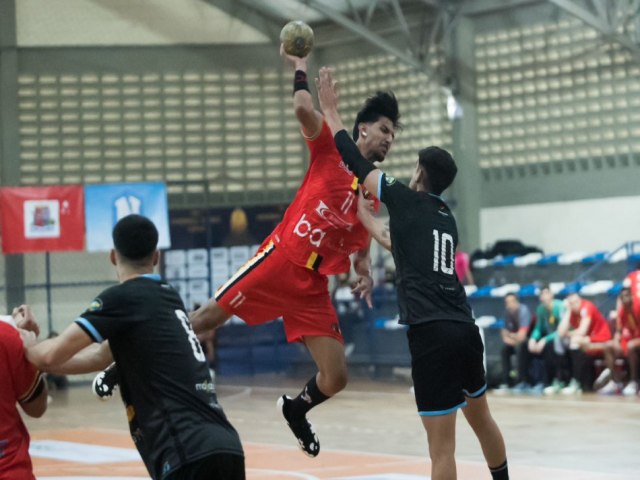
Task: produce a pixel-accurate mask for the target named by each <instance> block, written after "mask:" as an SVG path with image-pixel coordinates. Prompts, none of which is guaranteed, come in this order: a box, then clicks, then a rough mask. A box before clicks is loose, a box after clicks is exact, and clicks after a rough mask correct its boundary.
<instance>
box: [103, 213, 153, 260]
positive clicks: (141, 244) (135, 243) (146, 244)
mask: <svg viewBox="0 0 640 480" xmlns="http://www.w3.org/2000/svg"><path fill="white" fill-rule="evenodd" d="M113 246H114V247H115V249H116V251H117V252H118V253H119V254H120V255H121V256H122V257H124V258H125V259H126V260H129V261H130V262H133V263H138V262H140V261H144V260H146V259H148V258H149V257H151V256H152V255H153V253H154V252H155V251H156V247H157V246H158V229H157V228H156V226H155V225H154V224H153V222H152V221H151V220H149V219H148V218H146V217H143V216H142V215H135V214H134V215H127V216H126V217H123V218H121V219H120V220H118V223H116V226H115V227H113Z"/></svg>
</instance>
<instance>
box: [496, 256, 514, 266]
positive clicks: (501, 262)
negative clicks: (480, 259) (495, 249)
mask: <svg viewBox="0 0 640 480" xmlns="http://www.w3.org/2000/svg"><path fill="white" fill-rule="evenodd" d="M516 258H518V255H507V256H506V257H498V258H496V259H494V261H493V266H494V267H505V266H507V265H513V263H514V262H515V260H516Z"/></svg>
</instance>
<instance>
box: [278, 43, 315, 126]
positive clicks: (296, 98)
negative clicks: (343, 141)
mask: <svg viewBox="0 0 640 480" xmlns="http://www.w3.org/2000/svg"><path fill="white" fill-rule="evenodd" d="M280 55H281V56H282V57H283V58H284V59H285V60H286V62H287V63H288V64H289V65H291V66H292V67H293V68H294V70H295V76H294V80H293V109H294V111H295V114H296V118H297V119H298V121H299V122H300V127H301V129H302V134H303V135H304V136H305V137H306V138H308V139H313V138H315V137H317V136H318V134H319V133H320V130H321V129H322V114H321V113H320V112H319V111H317V110H316V108H315V107H314V105H313V98H312V97H311V92H310V91H309V84H308V82H307V59H308V56H307V57H303V58H300V57H296V56H294V55H288V54H287V53H285V51H284V48H283V46H282V45H280Z"/></svg>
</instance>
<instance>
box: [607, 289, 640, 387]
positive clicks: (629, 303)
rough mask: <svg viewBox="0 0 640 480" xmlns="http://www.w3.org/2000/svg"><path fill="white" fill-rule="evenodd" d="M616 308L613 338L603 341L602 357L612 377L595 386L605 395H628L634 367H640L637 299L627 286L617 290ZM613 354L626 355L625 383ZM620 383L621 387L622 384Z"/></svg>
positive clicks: (635, 373)
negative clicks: (627, 373) (627, 366)
mask: <svg viewBox="0 0 640 480" xmlns="http://www.w3.org/2000/svg"><path fill="white" fill-rule="evenodd" d="M619 300H620V301H619V306H618V312H617V315H616V332H615V334H614V336H613V340H611V341H610V342H609V343H607V346H606V347H605V350H604V360H605V363H606V365H607V369H608V370H609V372H610V374H611V376H612V378H611V380H609V383H607V384H606V385H605V386H604V387H602V388H601V389H600V390H598V392H599V393H602V394H605V395H615V394H619V393H622V394H623V395H627V396H632V395H636V394H637V393H638V381H639V380H640V377H638V373H639V372H638V370H640V368H639V367H640V300H638V299H634V298H633V297H632V295H631V288H629V287H625V288H623V289H622V290H621V291H620V297H619ZM617 358H627V360H628V362H629V383H628V384H627V386H626V387H625V386H624V384H623V382H622V378H620V373H619V372H618V371H616V368H615V363H616V359H617ZM623 387H624V388H623Z"/></svg>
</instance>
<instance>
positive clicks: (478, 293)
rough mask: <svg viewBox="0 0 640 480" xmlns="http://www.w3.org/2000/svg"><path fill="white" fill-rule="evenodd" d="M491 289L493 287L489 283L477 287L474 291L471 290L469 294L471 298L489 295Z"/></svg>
mask: <svg viewBox="0 0 640 480" xmlns="http://www.w3.org/2000/svg"><path fill="white" fill-rule="evenodd" d="M491 290H493V287H492V286H491V285H486V286H484V287H479V288H478V289H477V290H476V291H475V292H473V293H472V294H471V295H469V296H470V297H472V298H478V297H491Z"/></svg>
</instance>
